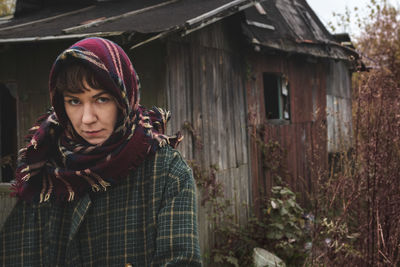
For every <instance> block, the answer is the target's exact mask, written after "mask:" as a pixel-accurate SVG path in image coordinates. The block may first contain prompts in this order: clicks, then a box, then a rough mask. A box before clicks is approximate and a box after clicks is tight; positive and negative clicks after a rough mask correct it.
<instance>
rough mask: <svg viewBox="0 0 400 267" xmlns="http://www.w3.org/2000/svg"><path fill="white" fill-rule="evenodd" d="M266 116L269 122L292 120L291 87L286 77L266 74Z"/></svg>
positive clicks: (264, 77) (264, 76)
mask: <svg viewBox="0 0 400 267" xmlns="http://www.w3.org/2000/svg"><path fill="white" fill-rule="evenodd" d="M263 82H264V101H265V102H264V103H265V115H266V118H267V119H268V120H290V106H289V85H288V80H287V78H286V77H285V76H284V75H280V74H275V73H264V74H263Z"/></svg>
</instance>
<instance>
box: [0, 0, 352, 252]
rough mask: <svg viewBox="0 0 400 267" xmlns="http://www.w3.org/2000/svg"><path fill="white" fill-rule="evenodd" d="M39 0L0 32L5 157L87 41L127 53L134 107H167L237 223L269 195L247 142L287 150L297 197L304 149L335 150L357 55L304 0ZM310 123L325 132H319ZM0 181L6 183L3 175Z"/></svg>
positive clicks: (0, 145) (304, 175) (306, 175)
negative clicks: (58, 62)
mask: <svg viewBox="0 0 400 267" xmlns="http://www.w3.org/2000/svg"><path fill="white" fill-rule="evenodd" d="M36 2H37V3H36V7H38V8H36V9H35V8H33V10H29V12H27V11H26V9H24V5H22V8H21V5H20V6H19V9H18V5H17V11H18V13H17V14H16V15H15V16H14V18H12V19H10V20H9V21H8V22H6V23H3V24H1V25H0V92H1V104H0V106H1V114H0V115H1V116H2V119H1V125H0V128H1V141H0V149H1V151H2V157H3V156H6V154H7V155H10V154H11V155H12V154H15V152H16V151H17V148H19V147H22V146H23V136H24V134H25V133H26V132H27V129H28V128H29V127H30V126H31V125H32V123H33V122H34V120H35V118H36V117H37V116H38V115H40V114H41V113H43V112H44V111H45V110H46V108H47V107H48V106H49V99H48V91H47V90H48V89H47V78H48V73H49V71H50V67H51V64H52V63H53V61H54V60H55V58H56V56H57V55H58V54H59V53H60V52H61V51H62V50H64V49H65V48H66V47H68V46H69V45H71V44H72V43H74V42H76V41H77V40H79V39H81V38H84V37H87V36H103V37H106V38H109V39H111V40H113V41H115V42H117V43H118V44H120V45H121V46H122V47H123V48H124V49H125V50H126V51H127V52H128V54H129V56H130V57H131V59H132V62H133V64H134V66H135V68H136V70H137V72H138V74H139V76H140V77H141V82H142V88H143V89H142V93H141V95H142V103H143V104H144V105H145V106H151V105H157V106H164V107H167V108H168V109H169V110H170V111H171V112H172V115H173V119H172V120H171V124H170V126H169V131H170V132H175V131H177V130H182V131H183V134H184V135H185V140H184V142H183V144H182V145H181V146H180V148H179V150H180V151H181V152H182V154H183V156H184V157H185V158H186V159H187V160H192V161H195V162H197V163H199V164H200V165H201V166H203V167H204V168H209V167H210V166H217V167H218V168H217V171H216V178H217V180H218V181H219V182H221V183H222V185H223V187H224V192H225V196H226V197H227V198H229V199H231V200H232V202H233V204H234V205H233V209H232V210H233V212H234V214H235V217H234V218H235V220H236V221H238V222H240V223H244V222H245V221H246V219H247V218H248V215H249V214H250V213H252V212H253V207H257V201H258V199H260V197H262V194H263V193H262V192H260V190H259V188H260V186H261V185H262V187H263V189H264V191H263V192H267V191H268V189H269V188H270V186H271V184H272V182H271V181H270V177H269V174H268V172H266V171H265V170H264V169H263V168H262V162H261V154H260V151H259V148H258V146H257V140H256V139H255V138H258V136H259V133H260V130H262V140H263V141H267V140H270V139H271V140H272V139H274V140H278V141H279V142H280V143H281V144H282V146H283V147H285V148H286V149H287V151H288V162H287V163H288V170H289V173H290V177H291V178H290V181H288V182H289V184H290V186H291V187H292V188H293V189H294V190H297V191H299V192H303V193H304V194H306V193H307V192H309V191H310V190H311V188H312V177H311V175H310V172H311V170H310V166H309V164H310V161H309V159H310V157H311V156H312V155H313V153H314V152H313V151H310V149H314V151H316V149H318V151H319V152H320V153H321V154H320V155H321V158H320V161H321V162H326V159H327V152H328V151H331V150H332V151H333V148H332V147H330V146H328V143H329V142H328V141H327V140H328V139H332V138H330V137H329V138H328V133H330V132H334V133H335V132H336V131H342V128H340V127H339V126H338V125H339V123H338V118H337V117H335V116H331V117H330V115H327V114H328V113H327V112H326V111H325V110H326V108H327V107H330V106H329V105H331V106H332V107H333V108H334V109H335V110H336V111H339V113H340V114H341V116H349V114H351V112H350V113H349V112H348V110H349V109H350V108H351V102H350V92H351V88H350V86H351V84H350V82H349V81H350V77H351V72H352V71H353V70H354V67H355V65H354V63H355V60H356V59H357V58H358V55H357V53H355V52H354V51H353V50H352V49H350V48H348V47H346V46H344V45H342V44H341V43H340V42H338V41H337V40H336V39H335V38H334V36H332V35H330V34H329V32H328V31H327V30H326V29H325V28H324V27H323V25H322V23H321V22H320V21H319V20H318V18H317V17H316V16H315V14H314V12H313V11H312V10H311V8H310V7H309V6H308V5H307V3H306V2H305V0H294V1H289V0H269V1H251V0H234V1H232V0H202V1H197V0H169V1H163V0H146V1H107V2H104V1H72V2H68V3H67V1H61V0H58V1H56V2H54V1H39V0H38V1H36ZM22 3H24V2H22ZM30 3H31V4H32V3H35V1H30ZM34 7H35V5H34ZM24 10H25V11H24ZM338 75H339V76H338ZM271 84H272V85H271ZM271 88H272V89H271ZM274 90H275V91H274ZM273 91H274V92H273ZM337 100H340V101H337ZM337 103H340V104H337ZM344 110H345V111H346V112H344ZM318 118H320V119H321V120H322V121H324V120H325V121H327V122H328V127H327V128H328V130H327V129H326V128H325V129H324V128H321V129H320V128H318V127H317V126H316V122H317V119H318ZM339 121H340V119H339ZM12 123H16V127H15V126H14V127H9V126H7V125H12ZM349 127H351V126H349ZM332 129H333V130H332ZM255 132H257V135H255V134H254V133H255ZM317 132H318V133H317ZM14 137H15V138H14ZM332 140H333V141H334V142H336V140H334V139H332ZM0 178H1V179H2V181H4V182H9V180H10V179H12V177H10V176H9V175H8V174H6V171H3V173H2V175H1V176H0ZM300 181H301V182H300ZM303 181H305V182H303ZM198 202H199V203H201V196H200V194H199V201H198ZM4 203H5V202H4ZM243 204H244V205H243ZM253 204H254V205H253ZM7 205H9V204H7ZM199 206H200V209H199V231H200V239H201V240H200V241H201V247H202V250H203V253H206V252H207V251H209V249H210V247H211V246H212V244H213V242H214V238H215V237H214V236H213V225H212V222H211V221H210V220H208V219H207V216H206V212H207V208H206V207H203V206H201V205H199Z"/></svg>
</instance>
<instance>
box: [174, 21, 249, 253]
mask: <svg viewBox="0 0 400 267" xmlns="http://www.w3.org/2000/svg"><path fill="white" fill-rule="evenodd" d="M227 27H229V25H225V24H222V23H216V24H213V25H212V26H208V27H206V28H204V29H202V30H200V31H199V32H196V33H194V34H192V35H190V36H189V37H187V38H185V39H183V40H182V41H174V40H170V41H169V42H168V44H167V99H168V107H169V109H170V110H171V112H172V115H173V120H172V121H171V127H170V128H171V132H174V131H176V130H179V129H182V128H183V124H184V123H185V122H189V123H190V125H192V126H193V129H194V130H195V131H196V133H197V134H198V136H199V141H200V142H201V145H199V142H197V144H196V140H195V139H194V138H193V136H192V134H191V133H190V132H189V131H186V130H184V131H183V133H184V136H185V139H184V141H183V144H182V146H181V147H180V148H179V149H180V150H181V152H182V154H183V156H184V157H185V158H186V159H188V160H195V161H196V162H197V163H200V164H201V165H202V166H203V167H205V168H209V167H210V165H216V166H217V167H218V172H217V180H218V181H219V182H221V183H222V185H223V187H224V191H225V196H226V198H228V199H230V200H231V201H232V203H233V204H234V206H233V210H232V211H233V212H234V214H235V218H236V220H237V221H239V222H244V221H245V220H246V219H247V217H248V212H249V210H248V205H249V201H250V179H249V165H248V164H249V163H248V152H247V148H248V144H247V133H246V132H247V130H246V105H245V90H244V64H243V62H244V61H243V59H242V58H241V56H240V54H239V53H237V51H238V49H239V48H237V47H233V46H232V45H233V44H237V42H235V41H234V40H232V38H233V37H232V36H231V35H230V34H229V30H227ZM198 203H199V213H198V218H199V232H200V243H201V244H200V245H201V248H202V251H203V253H207V252H208V251H209V249H210V247H211V246H212V244H213V240H214V239H215V238H217V237H215V236H213V227H212V224H211V222H210V221H208V220H207V210H206V208H205V207H203V206H201V205H200V203H201V199H200V196H199V198H198ZM243 203H244V204H245V205H243Z"/></svg>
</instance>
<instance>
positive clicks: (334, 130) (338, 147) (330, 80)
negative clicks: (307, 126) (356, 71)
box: [326, 61, 352, 153]
mask: <svg viewBox="0 0 400 267" xmlns="http://www.w3.org/2000/svg"><path fill="white" fill-rule="evenodd" d="M326 102H327V103H326V104H327V107H326V108H327V109H326V111H327V122H328V125H327V126H328V152H329V153H335V152H341V151H344V150H348V149H349V148H350V146H351V141H352V112H351V105H352V101H351V73H350V71H349V68H348V67H347V66H346V64H345V63H344V62H341V61H339V62H334V61H332V62H330V64H329V74H328V76H327V95H326Z"/></svg>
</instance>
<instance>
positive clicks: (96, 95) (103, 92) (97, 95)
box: [92, 91, 109, 98]
mask: <svg viewBox="0 0 400 267" xmlns="http://www.w3.org/2000/svg"><path fill="white" fill-rule="evenodd" d="M104 94H109V93H108V92H107V91H101V92H100V93H98V94H95V95H94V96H92V98H96V97H99V96H101V95H104Z"/></svg>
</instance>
